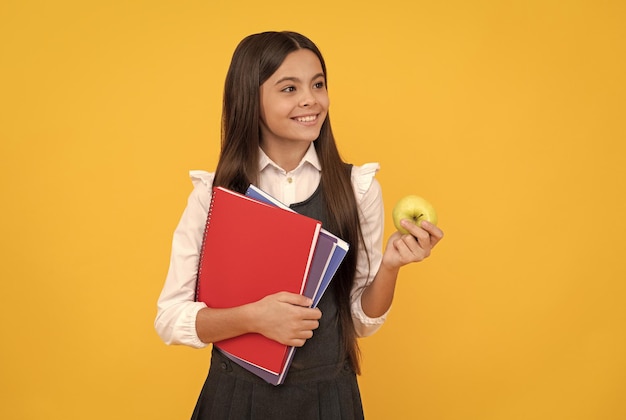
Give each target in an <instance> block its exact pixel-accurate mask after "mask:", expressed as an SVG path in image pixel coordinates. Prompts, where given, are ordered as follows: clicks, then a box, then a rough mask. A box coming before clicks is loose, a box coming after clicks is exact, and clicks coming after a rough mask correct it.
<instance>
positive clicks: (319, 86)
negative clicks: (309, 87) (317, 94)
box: [313, 82, 324, 89]
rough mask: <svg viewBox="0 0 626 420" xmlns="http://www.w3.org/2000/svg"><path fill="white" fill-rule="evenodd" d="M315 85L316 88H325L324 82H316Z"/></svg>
mask: <svg viewBox="0 0 626 420" xmlns="http://www.w3.org/2000/svg"><path fill="white" fill-rule="evenodd" d="M313 87H314V88H315V89H324V82H315V83H314V84H313Z"/></svg>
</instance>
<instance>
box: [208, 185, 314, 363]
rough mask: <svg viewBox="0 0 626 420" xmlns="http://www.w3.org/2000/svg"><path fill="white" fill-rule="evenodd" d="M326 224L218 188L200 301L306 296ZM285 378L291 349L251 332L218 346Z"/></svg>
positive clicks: (229, 303) (214, 303)
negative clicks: (286, 294) (282, 293)
mask: <svg viewBox="0 0 626 420" xmlns="http://www.w3.org/2000/svg"><path fill="white" fill-rule="evenodd" d="M320 229H321V223H320V222H319V221H317V220H314V219H311V218H309V217H306V216H303V215H301V214H298V213H293V212H290V211H287V210H284V209H280V208H278V207H275V206H271V205H268V204H265V203H261V202H259V201H256V200H253V199H251V198H249V197H246V196H245V195H243V194H239V193H236V192H233V191H230V190H228V189H225V188H222V187H214V188H213V196H212V198H211V206H210V208H209V214H208V217H207V223H206V229H205V233H204V240H203V244H202V252H201V255H200V263H199V266H198V282H197V290H196V294H197V300H198V301H202V302H205V303H206V304H207V306H209V307H210V308H229V307H234V306H241V305H243V304H246V303H250V302H256V301H258V300H260V299H262V298H263V297H265V296H267V295H269V294H273V293H277V292H280V291H288V292H292V293H300V294H302V292H303V290H304V285H305V282H306V279H307V275H308V272H309V269H310V267H311V261H312V259H313V253H314V250H315V245H316V243H317V239H318V236H319V233H320ZM214 345H215V346H217V347H218V348H220V349H223V350H225V351H226V352H228V353H230V354H232V355H234V356H237V357H239V358H241V359H242V360H244V361H246V362H248V363H250V364H252V365H254V366H257V367H259V368H261V369H264V370H267V371H270V372H273V373H276V374H279V373H280V372H281V371H282V369H283V367H284V363H285V360H286V355H287V350H288V347H287V346H285V345H283V344H280V343H278V342H276V341H273V340H270V339H268V338H266V337H264V336H263V335H261V334H256V333H251V334H244V335H241V336H238V337H234V338H230V339H227V340H223V341H219V342H216V343H214Z"/></svg>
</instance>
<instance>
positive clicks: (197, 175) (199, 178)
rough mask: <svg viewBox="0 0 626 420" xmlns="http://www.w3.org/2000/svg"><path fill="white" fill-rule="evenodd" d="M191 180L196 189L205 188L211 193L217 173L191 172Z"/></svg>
mask: <svg viewBox="0 0 626 420" xmlns="http://www.w3.org/2000/svg"><path fill="white" fill-rule="evenodd" d="M189 178H191V182H192V183H193V186H194V187H200V186H204V187H206V189H207V190H209V191H211V188H212V187H213V179H214V178H215V172H207V171H189Z"/></svg>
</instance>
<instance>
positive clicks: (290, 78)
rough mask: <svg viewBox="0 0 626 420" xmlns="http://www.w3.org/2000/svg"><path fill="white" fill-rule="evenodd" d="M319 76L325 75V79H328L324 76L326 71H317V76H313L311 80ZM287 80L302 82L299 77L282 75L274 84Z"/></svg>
mask: <svg viewBox="0 0 626 420" xmlns="http://www.w3.org/2000/svg"><path fill="white" fill-rule="evenodd" d="M319 77H323V78H324V79H326V77H325V76H324V73H317V74H316V75H315V76H313V77H312V78H311V80H315V79H317V78H319ZM287 81H291V82H296V83H300V82H301V80H300V79H299V78H297V77H292V76H286V77H281V78H280V79H278V81H277V82H276V83H275V84H274V85H279V84H281V83H283V82H287Z"/></svg>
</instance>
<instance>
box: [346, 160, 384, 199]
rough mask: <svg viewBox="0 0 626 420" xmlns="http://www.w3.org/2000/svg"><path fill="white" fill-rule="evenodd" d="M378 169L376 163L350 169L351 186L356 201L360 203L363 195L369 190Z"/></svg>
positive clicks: (378, 165)
mask: <svg viewBox="0 0 626 420" xmlns="http://www.w3.org/2000/svg"><path fill="white" fill-rule="evenodd" d="M379 169H380V164H379V163H378V162H371V163H366V164H364V165H361V166H353V167H352V186H353V188H354V193H355V195H356V197H357V201H361V199H362V198H363V195H364V194H365V193H366V192H367V191H368V190H369V189H370V187H371V186H372V183H373V182H374V176H375V175H376V172H378V170H379Z"/></svg>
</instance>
